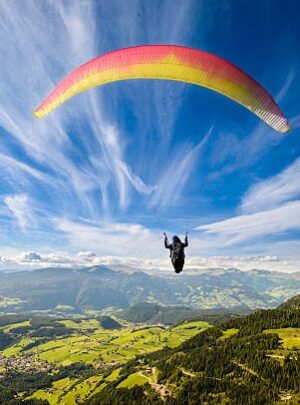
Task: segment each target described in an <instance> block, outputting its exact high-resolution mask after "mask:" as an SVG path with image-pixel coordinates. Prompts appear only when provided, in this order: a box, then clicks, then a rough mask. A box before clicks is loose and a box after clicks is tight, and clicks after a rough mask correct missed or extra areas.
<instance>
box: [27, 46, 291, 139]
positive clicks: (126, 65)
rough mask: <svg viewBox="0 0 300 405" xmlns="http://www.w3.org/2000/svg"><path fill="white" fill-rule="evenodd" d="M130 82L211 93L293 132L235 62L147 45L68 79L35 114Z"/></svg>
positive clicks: (99, 60)
mask: <svg viewBox="0 0 300 405" xmlns="http://www.w3.org/2000/svg"><path fill="white" fill-rule="evenodd" d="M128 79H160V80H174V81H181V82H186V83H191V84H195V85H198V86H202V87H206V88H208V89H211V90H214V91H215V92H218V93H221V94H223V95H224V96H226V97H228V98H230V99H232V100H234V101H236V102H237V103H239V104H241V105H242V106H244V107H245V108H247V109H248V110H250V111H252V112H253V113H254V114H256V115H257V116H258V117H259V118H260V119H261V120H262V121H264V122H265V123H267V124H268V125H269V126H270V127H271V128H273V129H274V130H276V131H278V132H282V133H287V132H289V131H290V130H291V127H290V126H289V124H288V121H287V119H286V118H285V117H284V115H283V114H282V112H281V110H280V108H279V107H278V105H277V104H276V102H275V101H274V100H273V98H272V96H271V95H270V94H269V93H268V92H267V91H266V90H265V89H264V88H263V87H262V86H261V85H260V84H259V83H258V82H257V81H256V80H254V79H253V78H252V77H250V76H249V75H248V74H247V73H245V72H244V71H242V70H241V69H239V68H238V67H237V66H235V65H233V64H231V63H230V62H228V61H226V60H224V59H222V58H220V57H218V56H215V55H212V54H210V53H207V52H203V51H200V50H197V49H193V48H187V47H184V46H175V45H144V46H135V47H131V48H125V49H119V50H116V51H113V52H109V53H107V54H104V55H100V56H98V57H96V58H95V59H92V60H90V61H89V62H87V63H85V64H83V65H81V66H79V67H78V68H77V69H75V70H74V71H73V72H71V73H70V74H69V75H68V76H66V77H65V78H64V79H63V80H62V81H61V82H60V83H59V84H58V85H57V86H56V87H55V88H54V90H53V91H52V92H51V93H50V94H49V95H48V97H46V99H45V100H44V101H43V102H42V103H41V105H40V106H39V107H38V108H37V109H36V110H35V111H34V115H35V117H36V118H42V117H45V116H46V115H47V114H49V113H50V112H51V111H52V110H54V109H56V108H57V107H58V106H59V105H60V104H62V103H64V102H65V101H66V100H68V99H69V98H71V97H73V96H74V95H76V94H78V93H81V92H83V91H85V90H88V89H90V88H92V87H95V86H100V85H102V84H105V83H110V82H114V81H120V80H128Z"/></svg>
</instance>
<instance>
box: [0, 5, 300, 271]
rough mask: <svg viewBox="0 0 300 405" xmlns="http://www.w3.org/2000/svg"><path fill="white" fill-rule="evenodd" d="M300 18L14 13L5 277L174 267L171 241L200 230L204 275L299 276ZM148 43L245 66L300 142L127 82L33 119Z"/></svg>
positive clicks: (1, 102)
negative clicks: (114, 53)
mask: <svg viewBox="0 0 300 405" xmlns="http://www.w3.org/2000/svg"><path fill="white" fill-rule="evenodd" d="M287 3H288V6H287ZM299 14H300V6H299V5H298V2H297V1H288V2H286V1H281V0H273V1H271V0H269V1H253V2H248V1H237V0H235V1H225V0H224V1H218V2H216V1H208V0H207V1H199V0H195V1H192V0H190V1H189V0H182V1H181V0H176V1H174V0H170V1H169V0H166V1H164V0H160V1H158V0H157V1H156V0H151V1H150V0H149V1H146V0H140V1H137V0H130V1H123V0H111V1H109V2H107V1H89V0H82V1H79V0H77V1H71V0H70V1H55V2H53V1H50V0H42V1H41V0H36V1H35V0H25V1H22V2H21V1H17V0H12V1H7V0H0V21H1V22H0V52H1V67H0V166H1V173H2V176H1V180H2V181H1V184H0V225H1V234H0V256H1V257H2V259H1V260H2V262H3V263H4V265H5V263H8V262H9V261H13V260H15V261H18V259H17V258H18V257H19V258H20V257H21V258H23V259H24V258H25V259H26V258H28V261H30V260H31V259H32V260H33V261H34V260H37V261H39V260H40V259H39V258H43V259H44V260H45V261H47V260H48V259H49V261H50V262H51V260H52V261H54V262H55V260H58V261H59V260H61V261H63V260H64V259H57V257H60V258H64V257H67V259H66V260H70V261H72V260H71V258H72V257H73V258H74V257H75V258H76V257H77V258H78V257H81V258H82V257H83V256H85V255H86V257H89V258H91V257H92V258H95V257H97V260H100V259H99V258H100V257H106V258H108V257H110V258H112V257H113V258H114V260H116V258H118V260H119V261H121V258H129V257H130V258H139V259H140V260H144V259H148V260H154V261H155V260H159V259H164V260H165V259H166V255H167V252H166V251H164V250H163V248H162V243H161V239H162V232H163V231H167V232H168V233H170V236H171V235H172V234H180V235H182V234H183V233H184V232H185V230H186V229H189V231H190V235H191V246H190V249H189V252H190V256H191V257H192V258H194V260H196V258H199V260H200V261H201V260H202V259H203V257H205V258H209V257H214V258H218V257H219V258H220V257H221V258H222V260H223V259H224V257H226V258H227V259H228V258H232V260H233V261H234V260H236V258H237V257H238V258H241V257H243V258H244V259H243V260H246V259H245V258H248V259H249V257H251V258H253V257H258V259H257V260H262V259H263V261H264V263H265V262H266V261H267V260H268V258H270V262H271V264H270V266H271V267H272V265H273V263H274V261H276V260H277V261H278V260H283V259H284V260H290V261H291V260H294V262H293V263H294V265H295V266H296V267H297V266H298V264H296V263H298V261H297V260H298V259H299V256H300V176H299V169H300V141H299V135H300V130H299V127H300V111H299V94H300V73H299V66H300V54H299V41H300V29H299V26H298V21H299ZM140 44H178V45H185V46H189V47H194V48H198V49H202V50H205V51H208V52H211V53H213V54H216V55H219V56H221V57H223V58H225V59H228V60H230V61H231V62H233V63H235V64H236V65H238V66H239V67H241V68H242V69H244V70H245V71H247V72H248V73H249V74H251V75H252V76H253V77H254V78H255V79H256V80H258V81H259V82H260V83H262V84H263V86H264V87H266V88H267V89H268V91H269V92H270V93H271V94H272V95H273V97H274V98H275V99H276V100H277V101H278V102H279V104H280V107H281V109H282V110H283V111H284V113H285V115H286V116H287V117H288V119H289V121H290V123H291V125H292V127H293V128H294V129H293V131H292V132H291V133H290V134H289V135H287V136H284V135H281V134H278V133H276V132H274V131H273V130H272V129H270V128H268V127H267V126H266V125H265V124H264V123H262V122H260V121H259V120H258V118H257V117H255V116H254V115H252V114H251V113H250V112H249V111H247V110H245V109H243V108H242V107H241V106H239V105H238V104H235V103H234V102H232V101H231V100H228V99H226V98H224V97H222V96H220V95H218V94H216V93H213V92H210V91H208V90H206V89H202V88H199V87H196V86H191V85H188V84H184V83H173V82H167V81H161V82H160V81H146V80H145V81H141V80H136V81H127V82H120V83H113V84H110V85H106V86H103V87H101V88H96V89H93V90H91V91H89V92H86V93H84V94H81V95H79V96H77V97H75V98H73V99H72V100H70V101H69V102H68V103H66V104H64V105H63V106H62V107H60V108H59V109H58V110H56V111H55V112H53V113H52V114H51V115H49V116H48V117H47V118H46V119H44V120H35V119H34V118H33V114H32V112H33V110H34V108H35V107H36V106H37V105H38V104H39V103H40V102H41V101H42V100H43V98H44V97H45V96H46V95H47V94H48V93H49V91H50V90H51V89H52V88H53V87H54V86H55V85H56V84H57V83H58V82H59V81H60V80H61V79H62V78H63V77H64V76H65V75H66V74H67V73H69V72H70V71H71V70H73V69H74V68H76V67H78V66H79V65H80V64H82V63H84V62H86V61H87V60H89V59H91V58H93V57H95V56H97V55H100V54H103V53H105V52H108V51H111V50H113V49H118V48H121V47H127V46H134V45H140ZM24 252H32V254H31V255H30V254H27V256H26V253H24ZM33 252H34V254H33ZM78 252H81V253H78ZM82 252H93V254H90V253H82ZM78 254H79V256H78ZM95 255H96V256H95ZM47 258H48V259H47ZM266 258H267V259H266ZM23 259H22V260H23ZM25 259H24V260H25ZM227 259H226V260H227ZM248 259H247V260H248ZM74 260H75V261H76V260H77V259H74ZM92 260H94V259H92ZM216 260H217V259H216ZM228 260H229V259H228ZM241 260H242V259H241ZM251 260H252V259H251ZM25 261H26V260H25ZM282 269H285V267H284V265H282ZM295 270H299V268H295Z"/></svg>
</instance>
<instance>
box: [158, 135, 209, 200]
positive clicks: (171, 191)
mask: <svg viewBox="0 0 300 405" xmlns="http://www.w3.org/2000/svg"><path fill="white" fill-rule="evenodd" d="M212 132H213V127H211V128H210V130H209V131H208V132H207V134H206V135H205V136H204V138H203V140H201V142H199V143H198V144H197V145H196V146H194V147H190V146H186V147H185V148H180V150H179V151H178V152H177V153H176V154H175V155H174V156H173V157H172V161H171V163H169V166H168V167H167V168H166V169H165V170H164V175H163V176H162V177H161V179H160V180H159V181H158V183H157V187H156V189H155V191H154V193H153V195H152V197H151V199H150V206H152V207H153V206H160V207H166V206H168V205H175V204H176V203H177V202H178V199H179V198H180V196H181V194H182V191H183V189H184V187H185V185H186V183H187V181H188V179H189V177H190V175H191V173H192V171H193V169H194V165H195V163H196V161H197V159H198V157H199V154H200V153H201V152H202V151H203V149H204V147H205V145H206V143H207V140H208V139H209V138H210V136H211V134H212Z"/></svg>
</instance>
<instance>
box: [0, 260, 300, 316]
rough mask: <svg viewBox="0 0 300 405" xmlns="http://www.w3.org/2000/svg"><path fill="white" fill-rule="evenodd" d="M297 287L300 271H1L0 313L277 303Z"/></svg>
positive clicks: (299, 288) (97, 268) (253, 306)
mask: <svg viewBox="0 0 300 405" xmlns="http://www.w3.org/2000/svg"><path fill="white" fill-rule="evenodd" d="M299 291H300V273H299V272H295V273H288V274H287V273H278V272H271V271H261V270H252V271H240V270H238V269H211V270H207V271H199V272H198V273H196V272H195V271H194V272H192V274H189V273H188V272H186V274H185V273H182V274H180V275H177V274H173V273H171V274H169V273H165V274H164V273H163V272H155V270H154V271H153V274H149V273H146V272H142V271H133V270H132V271H126V272H124V271H117V270H115V269H114V270H112V269H110V268H108V267H104V266H94V267H87V268H82V269H68V268H44V269H38V270H33V271H26V272H25V271H22V272H14V273H8V272H6V273H5V272H1V273H0V311H2V312H8V311H10V312H22V311H49V310H52V311H54V310H64V309H65V310H67V311H69V312H70V313H72V312H75V313H80V312H84V311H86V310H90V309H93V310H103V309H106V308H116V309H124V308H128V307H130V306H132V305H134V304H137V303H139V302H147V303H154V304H157V305H162V306H173V305H180V306H185V307H189V308H193V309H217V308H226V309H237V308H238V309H245V308H248V309H256V308H267V307H275V306H277V305H279V304H281V303H283V302H284V301H285V300H287V299H289V298H290V297H292V296H294V295H296V294H297V293H299Z"/></svg>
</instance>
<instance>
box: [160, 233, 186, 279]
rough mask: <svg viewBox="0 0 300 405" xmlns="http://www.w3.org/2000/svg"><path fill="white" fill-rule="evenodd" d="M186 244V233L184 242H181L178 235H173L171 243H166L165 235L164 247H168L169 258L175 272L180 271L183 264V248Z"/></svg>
mask: <svg viewBox="0 0 300 405" xmlns="http://www.w3.org/2000/svg"><path fill="white" fill-rule="evenodd" d="M187 246H188V240H187V234H186V236H185V243H182V242H181V241H180V239H179V238H178V236H174V237H173V243H172V244H171V245H170V244H169V243H168V239H167V236H166V235H165V247H166V248H167V249H170V258H171V261H172V264H173V267H174V270H175V273H180V272H181V271H182V270H183V266H184V259H185V254H184V248H185V247H187Z"/></svg>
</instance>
